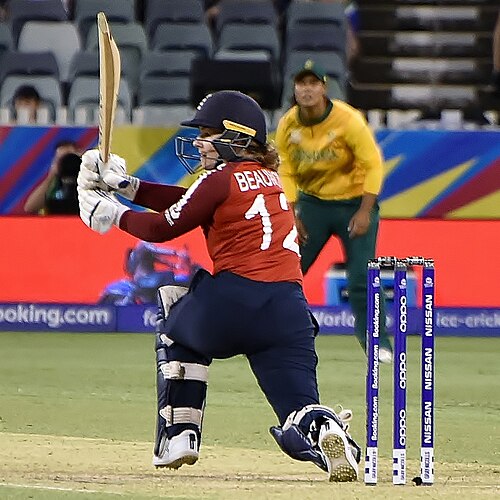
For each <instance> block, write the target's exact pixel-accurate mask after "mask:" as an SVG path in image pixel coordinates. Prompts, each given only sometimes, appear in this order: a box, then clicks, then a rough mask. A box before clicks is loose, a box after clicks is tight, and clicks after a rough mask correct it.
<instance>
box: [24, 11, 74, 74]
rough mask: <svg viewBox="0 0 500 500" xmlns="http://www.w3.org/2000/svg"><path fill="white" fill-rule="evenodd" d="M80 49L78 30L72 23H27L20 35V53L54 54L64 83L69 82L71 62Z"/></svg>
mask: <svg viewBox="0 0 500 500" xmlns="http://www.w3.org/2000/svg"><path fill="white" fill-rule="evenodd" d="M80 49H81V43H80V36H79V34H78V30H77V29H76V27H75V26H74V24H73V23H71V22H56V21H27V22H26V23H25V24H24V26H23V28H22V30H21V33H20V35H19V43H18V50H19V51H20V52H41V51H50V52H52V53H53V54H54V56H55V58H56V60H57V65H58V66H59V77H60V80H61V81H62V82H66V81H67V80H68V75H69V67H70V64H71V60H72V59H73V56H74V55H75V54H76V53H77V52H78V51H80Z"/></svg>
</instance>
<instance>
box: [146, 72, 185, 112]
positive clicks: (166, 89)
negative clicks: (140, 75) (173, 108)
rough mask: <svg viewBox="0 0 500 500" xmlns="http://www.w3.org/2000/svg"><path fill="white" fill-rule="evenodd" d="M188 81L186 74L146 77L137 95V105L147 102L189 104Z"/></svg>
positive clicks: (147, 103)
mask: <svg viewBox="0 0 500 500" xmlns="http://www.w3.org/2000/svg"><path fill="white" fill-rule="evenodd" d="M189 97H190V81H189V77H186V76H165V77H147V78H144V79H143V80H142V81H141V86H140V88H139V92H138V95H137V102H138V105H139V106H146V105H149V104H183V105H187V104H189Z"/></svg>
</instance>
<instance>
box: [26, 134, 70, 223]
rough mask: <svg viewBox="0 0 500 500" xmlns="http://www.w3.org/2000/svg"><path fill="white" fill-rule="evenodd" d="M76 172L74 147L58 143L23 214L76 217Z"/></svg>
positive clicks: (66, 142)
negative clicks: (43, 175)
mask: <svg viewBox="0 0 500 500" xmlns="http://www.w3.org/2000/svg"><path fill="white" fill-rule="evenodd" d="M79 168H80V157H79V156H78V147H77V145H76V144H75V143H74V142H73V141H62V142H60V143H59V144H58V145H57V146H56V151H55V155H54V159H53V160H52V164H51V166H50V169H49V171H48V173H47V175H46V177H45V178H44V179H43V181H42V182H40V184H39V185H38V186H37V187H36V188H35V189H34V190H33V191H32V192H31V194H30V195H29V196H28V198H27V199H26V202H25V204H24V211H25V212H26V213H28V214H45V215H49V214H67V215H72V214H74V215H77V214H78V213H79V210H78V197H77V192H76V178H77V176H78V171H79Z"/></svg>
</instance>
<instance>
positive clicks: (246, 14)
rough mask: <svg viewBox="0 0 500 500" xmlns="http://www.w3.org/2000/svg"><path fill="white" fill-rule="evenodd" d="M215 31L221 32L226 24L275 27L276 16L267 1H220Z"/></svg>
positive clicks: (270, 2)
mask: <svg viewBox="0 0 500 500" xmlns="http://www.w3.org/2000/svg"><path fill="white" fill-rule="evenodd" d="M218 7H219V13H218V14H217V18H216V30H217V32H218V33H220V32H221V30H222V28H223V27H224V26H225V25H226V24H239V25H248V24H267V25H269V26H273V27H276V23H277V14H276V11H275V9H274V6H273V2H272V1H269V0H238V1H237V2H235V1H234V0H222V1H221V2H219V4H218Z"/></svg>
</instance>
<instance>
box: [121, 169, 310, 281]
mask: <svg viewBox="0 0 500 500" xmlns="http://www.w3.org/2000/svg"><path fill="white" fill-rule="evenodd" d="M134 203H138V204H140V205H143V206H146V207H148V208H152V209H153V210H156V211H158V212H161V213H156V214H154V213H139V212H134V211H127V212H125V213H124V214H123V216H122V218H121V220H120V228H121V229H123V230H125V231H127V232H128V233H130V234H132V235H134V236H136V237H138V238H141V239H142V240H145V241H155V242H159V241H168V240H171V239H173V238H176V237H178V236H180V235H182V234H185V233H187V232H189V231H191V230H192V229H194V228H196V227H198V226H201V227H202V228H203V231H204V234H205V237H206V240H207V248H208V252H209V254H210V257H211V258H212V261H213V263H214V274H216V273H218V272H220V271H231V272H233V273H235V274H238V275H240V276H243V277H245V278H249V279H252V280H256V281H264V282H275V281H293V282H298V283H301V282H302V273H301V271H300V262H299V260H300V257H299V246H298V244H297V241H296V240H297V231H296V228H295V224H294V216H293V213H292V211H291V210H290V208H289V206H288V204H287V201H286V198H285V195H284V193H283V189H282V186H281V182H280V179H279V176H278V174H277V172H275V171H273V170H271V169H268V168H264V167H263V166H262V165H261V164H260V163H257V162H254V161H242V162H235V163H228V164H225V165H221V166H219V167H217V168H215V169H214V170H209V171H206V172H205V173H203V174H202V175H200V177H199V178H198V179H197V180H196V181H195V182H194V183H193V185H192V186H191V187H190V188H189V189H187V190H185V189H184V188H180V187H178V186H164V185H159V184H152V183H148V182H141V184H140V187H139V191H138V193H137V196H136V198H135V200H134Z"/></svg>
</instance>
